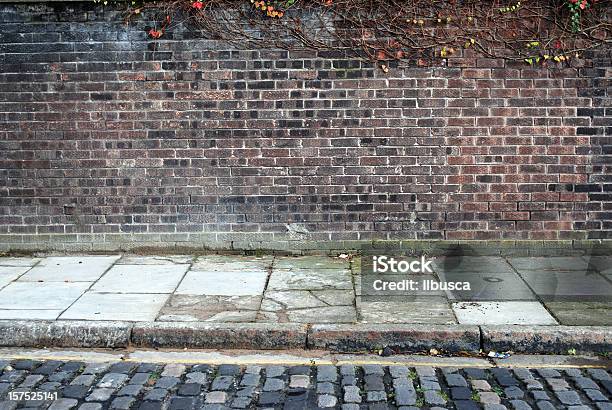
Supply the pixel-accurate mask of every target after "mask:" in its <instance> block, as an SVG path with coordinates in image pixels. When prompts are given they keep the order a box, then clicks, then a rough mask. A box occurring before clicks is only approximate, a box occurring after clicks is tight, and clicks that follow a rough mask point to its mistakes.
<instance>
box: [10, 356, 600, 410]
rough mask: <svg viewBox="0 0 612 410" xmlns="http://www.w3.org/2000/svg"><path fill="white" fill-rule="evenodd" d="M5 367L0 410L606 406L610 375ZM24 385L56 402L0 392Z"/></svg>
mask: <svg viewBox="0 0 612 410" xmlns="http://www.w3.org/2000/svg"><path fill="white" fill-rule="evenodd" d="M7 366H8V367H7V369H6V370H4V371H2V373H1V374H0V377H3V379H4V380H11V382H8V381H7V382H4V383H0V410H15V409H16V408H18V409H21V408H33V407H37V408H40V409H43V408H44V409H46V410H76V409H79V410H80V409H84V410H102V409H108V410H200V409H226V408H236V409H252V408H257V409H261V410H263V409H284V410H293V409H305V410H308V409H312V408H315V407H319V408H342V409H349V410H350V409H356V410H360V409H365V408H367V409H368V410H377V409H398V410H417V409H418V408H419V407H418V406H427V407H429V408H430V409H432V410H433V409H436V408H438V409H442V408H445V409H446V408H448V409H454V410H477V409H479V408H482V409H484V410H506V409H512V410H527V409H531V408H534V409H537V410H553V409H555V410H557V409H559V410H561V409H566V410H587V409H591V410H612V408H611V405H610V394H609V392H608V391H607V390H606V387H607V384H612V380H611V379H610V378H609V374H608V372H606V371H603V369H598V370H600V371H594V370H597V369H563V370H556V369H522V368H519V369H508V368H491V369H456V368H440V369H434V368H431V367H416V368H415V367H410V366H404V365H394V366H389V367H387V366H381V365H370V364H368V365H365V366H354V365H342V366H339V367H338V366H332V365H319V366H317V368H316V369H314V368H312V367H310V366H291V367H285V366H267V367H261V366H255V365H250V366H247V367H246V368H245V367H241V366H237V365H221V366H210V365H204V364H201V365H195V366H190V365H185V364H181V365H174V364H171V365H167V366H165V367H164V366H163V365H156V364H146V363H143V364H138V363H128V364H125V365H119V364H112V365H108V364H105V365H93V364H85V363H81V362H58V361H54V362H47V361H42V362H37V361H27V360H23V361H19V362H10V363H9V362H7ZM41 369H42V372H40V371H41ZM51 369H53V371H51ZM81 369H83V370H82V372H81ZM213 375H216V377H214V376H213ZM160 376H161V377H160ZM50 380H61V381H60V382H53V381H50ZM209 380H210V381H211V383H210V385H209V384H208V382H209ZM209 388H210V390H209ZM30 390H33V391H34V390H40V391H55V390H57V391H58V392H59V394H60V398H59V399H58V400H56V401H55V402H52V401H49V402H41V401H28V402H11V401H9V400H7V394H8V392H9V391H30Z"/></svg>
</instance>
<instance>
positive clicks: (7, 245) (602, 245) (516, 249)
mask: <svg viewBox="0 0 612 410" xmlns="http://www.w3.org/2000/svg"><path fill="white" fill-rule="evenodd" d="M234 239H235V240H229V238H227V237H225V236H223V237H221V236H217V235H216V234H214V233H209V234H176V233H175V234H95V235H93V234H78V235H72V234H70V235H68V234H47V235H29V234H0V252H6V253H33V252H52V251H53V252H66V253H70V252H118V251H119V252H135V253H141V252H146V253H151V254H153V253H156V252H157V253H202V252H218V251H232V252H239V253H241V252H253V251H261V252H269V253H288V254H302V255H306V254H329V255H338V254H340V253H346V252H353V253H354V252H359V251H361V250H363V249H366V248H367V249H380V250H381V252H384V251H385V250H389V251H390V252H417V253H418V252H424V253H426V254H430V255H440V254H449V253H452V252H453V251H457V249H460V252H462V254H463V255H466V256H467V255H483V256H484V255H487V256H495V255H501V256H555V255H563V256H569V255H612V240H574V241H568V240H550V241H543V240H524V241H519V240H492V241H479V240H466V241H456V240H410V239H397V240H338V241H336V240H308V239H298V240H296V239H295V238H292V237H290V236H287V237H286V238H280V237H279V238H278V239H277V238H276V237H275V239H274V240H269V241H261V240H257V239H258V236H254V237H253V238H251V237H250V236H249V234H248V233H244V234H242V235H240V236H238V237H236V238H234Z"/></svg>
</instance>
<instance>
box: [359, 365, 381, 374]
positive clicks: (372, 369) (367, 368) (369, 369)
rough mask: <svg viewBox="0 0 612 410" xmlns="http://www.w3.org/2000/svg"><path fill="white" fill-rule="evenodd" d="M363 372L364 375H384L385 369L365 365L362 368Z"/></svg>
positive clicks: (379, 366)
mask: <svg viewBox="0 0 612 410" xmlns="http://www.w3.org/2000/svg"><path fill="white" fill-rule="evenodd" d="M362 369H363V372H364V373H365V374H378V375H381V376H382V375H384V374H385V369H384V368H383V367H382V366H381V365H379V364H365V365H363V366H362Z"/></svg>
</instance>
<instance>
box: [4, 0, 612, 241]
mask: <svg viewBox="0 0 612 410" xmlns="http://www.w3.org/2000/svg"><path fill="white" fill-rule="evenodd" d="M0 24H1V26H2V30H1V32H0V235H1V236H0V238H3V239H0V242H3V240H4V242H5V243H7V242H10V241H17V242H24V241H26V240H25V239H23V237H21V236H22V235H25V236H28V235H34V234H38V237H37V238H38V239H34V241H37V240H38V241H44V240H48V239H49V238H52V237H48V236H46V235H48V234H60V235H62V237H63V238H68V239H67V240H68V241H69V242H70V241H73V242H74V241H76V240H77V239H78V238H79V235H81V236H80V237H83V238H84V237H86V236H83V235H93V236H89V237H87V238H99V239H100V240H99V242H97V243H98V244H100V245H101V243H103V242H113V241H121V239H120V238H121V235H124V236H125V237H130V238H133V237H134V235H137V234H146V235H149V236H150V237H157V238H166V239H164V240H167V241H170V242H172V241H173V239H172V237H170V236H167V235H171V234H176V235H177V237H180V238H183V239H185V238H187V240H190V239H189V238H195V237H196V236H195V235H198V234H200V235H213V236H212V238H214V239H215V240H218V241H219V243H223V242H224V239H223V238H234V239H230V240H240V238H243V237H244V238H246V237H248V235H245V233H248V234H249V235H255V237H257V238H260V239H261V240H263V241H265V240H272V239H279V240H281V239H284V238H289V239H292V238H293V239H295V238H298V239H299V238H304V237H307V238H309V239H313V240H371V239H451V240H455V239H514V240H517V239H538V240H541V239H572V240H583V239H605V238H612V173H611V172H610V164H611V161H610V159H611V157H610V154H611V152H612V137H611V133H610V131H611V130H612V119H611V118H612V116H611V115H610V114H611V113H612V108H610V105H611V104H610V78H612V75H611V74H612V68H611V64H610V61H611V60H610V59H611V50H610V49H609V48H607V49H602V50H595V51H592V52H589V53H588V54H587V58H586V59H584V60H582V61H580V62H576V63H574V66H573V67H569V68H567V67H565V68H554V69H544V68H533V67H529V66H527V65H525V64H523V63H512V62H504V61H502V60H494V59H486V58H482V57H478V56H476V55H471V54H469V51H463V54H460V55H458V56H457V57H456V58H450V59H449V60H448V61H447V65H446V66H433V67H410V68H390V70H389V72H388V73H385V72H383V71H382V70H380V69H379V68H377V67H376V66H375V65H374V64H372V63H370V62H365V61H359V60H357V59H354V58H351V57H348V56H342V55H339V54H338V53H331V54H330V52H316V51H306V52H305V51H299V52H292V51H284V50H266V49H260V50H242V49H237V48H235V47H229V46H228V45H225V44H223V43H221V42H218V41H213V40H204V39H198V38H197V36H195V35H194V33H192V32H190V30H189V29H187V28H180V27H179V28H177V29H174V31H172V32H170V33H169V34H168V35H167V36H166V37H164V38H162V39H161V40H160V41H152V40H150V39H148V38H147V36H146V31H145V29H144V28H145V26H146V22H143V21H140V22H137V23H135V24H133V25H131V26H125V25H124V24H122V20H121V16H120V14H119V13H117V12H113V11H112V10H110V9H106V10H103V9H101V8H98V7H96V6H94V5H92V4H89V3H70V4H69V5H66V4H64V5H61V4H57V5H53V4H50V3H47V4H37V5H18V4H0ZM296 226H297V227H298V229H297V231H295V229H293V228H294V227H296ZM115 234H116V235H115ZM95 235H99V236H95ZM160 235H161V236H160ZM164 235H166V236H164ZM189 235H192V236H189ZM224 235H227V236H224ZM20 237H21V239H19V238H20ZM207 237H209V238H210V236H207ZM15 238H18V239H15ZM30 238H32V237H30ZM34 238H36V237H34ZM75 238H77V239H75ZM176 240H178V239H176ZM92 243H94V244H95V243H96V240H93V241H92ZM94 247H95V246H94Z"/></svg>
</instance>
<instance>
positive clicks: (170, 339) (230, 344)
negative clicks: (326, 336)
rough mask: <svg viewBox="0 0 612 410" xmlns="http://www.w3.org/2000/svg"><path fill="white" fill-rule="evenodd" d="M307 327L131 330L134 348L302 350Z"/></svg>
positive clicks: (168, 325)
mask: <svg viewBox="0 0 612 410" xmlns="http://www.w3.org/2000/svg"><path fill="white" fill-rule="evenodd" d="M306 333H307V325H301V324H291V323H279V324H276V323H275V324H270V323H176V322H152V323H151V322H142V323H136V324H135V325H134V327H133V329H132V343H133V345H134V346H138V347H173V348H183V347H189V348H200V349H294V348H300V349H303V348H304V347H305V346H306Z"/></svg>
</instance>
